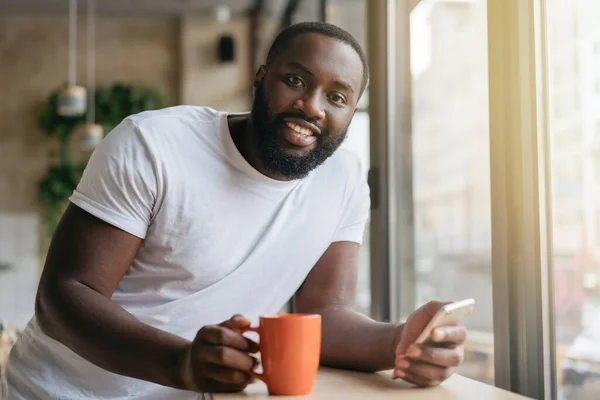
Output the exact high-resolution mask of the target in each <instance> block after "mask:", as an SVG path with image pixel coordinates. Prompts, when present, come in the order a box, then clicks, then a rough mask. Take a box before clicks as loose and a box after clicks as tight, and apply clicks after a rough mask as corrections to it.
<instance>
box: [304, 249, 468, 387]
mask: <svg viewBox="0 0 600 400" xmlns="http://www.w3.org/2000/svg"><path fill="white" fill-rule="evenodd" d="M358 252H359V244H358V243H354V242H350V241H340V242H334V243H332V244H331V245H330V246H329V248H328V249H327V251H326V252H325V253H324V254H323V256H322V257H321V259H320V260H319V261H318V262H317V264H316V265H315V267H314V268H313V270H312V271H311V272H310V274H309V275H308V277H307V278H306V280H305V282H304V284H303V285H302V286H301V287H300V289H299V290H298V292H297V293H296V296H295V300H294V305H295V310H296V312H299V313H314V314H320V315H321V316H322V324H323V327H322V329H323V338H322V349H321V364H323V365H325V366H329V367H335V368H344V369H354V370H360V371H380V370H385V369H392V368H394V375H395V376H396V377H400V378H403V379H405V380H407V381H409V382H412V383H414V384H417V385H419V386H433V385H437V384H439V383H440V382H441V381H443V380H445V379H447V378H448V377H449V376H450V375H451V374H452V373H453V371H454V369H455V367H456V366H457V365H458V364H459V363H460V362H461V361H462V354H463V353H462V351H463V350H462V344H463V342H464V340H465V336H466V331H465V329H464V327H461V326H458V327H443V328H438V329H436V330H434V334H433V337H432V339H431V340H430V341H429V342H426V343H425V344H424V345H422V346H418V345H416V344H414V341H415V340H416V338H417V337H418V335H419V334H420V333H421V331H422V330H423V329H424V328H425V325H426V324H427V323H428V322H429V320H430V319H431V317H433V315H434V314H435V312H436V311H437V310H438V309H439V308H440V307H441V306H442V305H443V303H440V302H431V303H428V304H426V305H425V306H423V307H421V308H420V309H418V310H417V311H415V312H414V313H413V314H412V315H411V316H410V317H409V318H408V319H407V321H406V323H405V324H392V323H383V322H377V321H374V320H372V319H370V318H368V317H366V316H365V315H362V314H360V313H358V312H355V311H353V310H352V307H353V306H354V299H355V293H356V276H357V267H358Z"/></svg>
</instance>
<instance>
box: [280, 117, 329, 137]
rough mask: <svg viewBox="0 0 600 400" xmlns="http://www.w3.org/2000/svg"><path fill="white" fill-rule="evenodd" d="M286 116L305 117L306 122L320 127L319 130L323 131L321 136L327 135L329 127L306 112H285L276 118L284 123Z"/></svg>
mask: <svg viewBox="0 0 600 400" xmlns="http://www.w3.org/2000/svg"><path fill="white" fill-rule="evenodd" d="M285 118H297V119H303V120H305V121H306V122H308V123H311V124H313V125H314V126H316V127H317V128H319V130H320V131H321V136H327V129H325V127H324V126H323V125H321V124H319V123H318V122H317V121H316V120H315V119H313V118H309V117H307V116H306V114H304V113H294V112H284V113H280V114H277V115H276V116H275V118H274V119H275V121H277V122H278V123H281V124H283V123H284V122H283V120H284V119H285Z"/></svg>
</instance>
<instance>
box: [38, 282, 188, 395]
mask: <svg viewBox="0 0 600 400" xmlns="http://www.w3.org/2000/svg"><path fill="white" fill-rule="evenodd" d="M57 286H58V287H56V288H54V289H52V290H51V291H48V292H49V293H48V292H47V293H44V292H41V293H40V294H39V295H38V299H37V302H36V316H37V318H38V321H39V323H40V326H41V327H42V329H43V330H44V332H45V333H46V334H47V335H48V336H50V337H52V338H53V339H55V340H57V341H59V342H61V343H63V344H64V345H66V346H67V347H69V348H70V349H71V350H73V351H74V352H75V353H77V354H79V355H80V356H82V357H83V358H85V359H87V360H88V361H90V362H92V363H93V364H95V365H97V366H99V367H101V368H103V369H106V370H108V371H111V372H114V373H117V374H120V375H125V376H130V377H134V378H138V379H143V380H146V381H150V382H154V383H158V384H161V385H165V386H171V387H175V388H183V383H182V382H181V378H180V372H179V368H178V364H179V357H180V356H181V355H182V354H183V352H184V349H185V347H186V346H187V345H188V344H189V342H188V341H187V340H185V339H183V338H181V337H178V336H176V335H172V334H170V333H167V332H164V331H161V330H159V329H156V328H153V327H151V326H149V325H146V324H144V323H142V322H140V321H139V320H137V319H136V318H135V317H134V316H133V315H131V314H129V313H128V312H126V311H125V310H123V309H122V308H121V307H119V306H117V305H116V304H114V303H112V302H111V301H110V300H109V299H107V298H106V297H104V296H102V295H101V294H100V293H98V292H96V291H94V290H92V289H91V288H89V287H87V286H85V285H83V284H81V283H79V282H76V281H69V282H63V283H61V284H59V285H57Z"/></svg>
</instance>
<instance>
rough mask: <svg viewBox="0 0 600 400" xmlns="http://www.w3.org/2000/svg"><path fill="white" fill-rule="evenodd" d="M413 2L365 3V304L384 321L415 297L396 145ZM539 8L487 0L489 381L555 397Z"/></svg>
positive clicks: (402, 127)
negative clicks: (368, 199) (368, 298)
mask: <svg viewBox="0 0 600 400" xmlns="http://www.w3.org/2000/svg"><path fill="white" fill-rule="evenodd" d="M416 3H417V2H406V1H404V0H381V1H372V2H371V1H369V2H368V9H367V11H368V12H367V15H368V19H367V20H368V27H367V32H368V43H369V45H370V46H369V48H370V54H369V62H370V68H371V71H372V80H371V83H370V104H369V112H370V115H371V171H370V184H371V190H372V196H373V206H372V208H373V209H372V225H371V255H372V259H371V276H372V296H373V301H372V304H373V310H372V314H373V316H374V317H376V318H378V319H382V320H398V319H400V318H401V316H402V315H407V312H409V311H410V310H412V309H413V308H414V298H415V296H414V288H413V286H414V285H413V283H414V254H413V252H414V250H413V247H414V231H413V226H412V218H413V217H412V213H413V204H412V180H411V178H410V177H411V175H412V158H411V157H412V154H408V153H411V151H406V150H404V151H401V149H412V146H411V143H412V141H411V136H412V132H411V130H412V129H411V111H412V110H411V92H410V89H411V88H410V84H411V80H410V37H409V34H410V24H409V23H410V11H411V10H412V8H413V7H414V6H415V5H416ZM545 12H546V11H545V0H487V18H488V73H489V108H490V180H491V182H490V184H491V199H492V201H491V213H492V216H491V217H492V221H491V222H492V285H493V312H494V352H495V357H494V358H495V385H496V386H498V387H501V388H504V389H507V390H510V391H512V392H515V393H520V394H523V395H526V396H530V397H533V398H546V399H556V398H557V389H556V387H557V385H556V384H557V382H556V357H555V339H554V317H553V310H554V304H553V282H552V274H551V271H552V223H551V222H552V211H551V193H552V192H551V179H550V178H551V174H550V171H551V169H550V146H549V140H548V139H549V135H548V122H547V121H548V118H547V115H548V97H549V95H548V90H550V89H548V76H547V48H546V46H547V41H546V26H545V24H546V21H547V20H546V15H545ZM389 88H393V89H394V90H389ZM399 149H400V150H399ZM398 154H399V155H400V156H398ZM400 189H401V190H400ZM396 210H404V212H402V211H401V212H398V211H396ZM398 238H401V240H402V242H400V241H399V240H398Z"/></svg>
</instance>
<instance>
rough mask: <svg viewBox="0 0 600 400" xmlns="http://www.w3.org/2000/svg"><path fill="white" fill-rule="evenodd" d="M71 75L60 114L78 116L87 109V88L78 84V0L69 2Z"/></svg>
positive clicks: (61, 94) (60, 98)
mask: <svg viewBox="0 0 600 400" xmlns="http://www.w3.org/2000/svg"><path fill="white" fill-rule="evenodd" d="M68 70H69V72H68V73H69V76H68V79H69V80H68V84H67V87H66V88H65V89H63V91H62V92H61V93H60V95H59V98H58V110H57V111H58V114H59V115H62V116H63V117H77V116H80V115H83V114H84V113H85V110H86V89H85V88H84V87H83V86H77V84H76V79H77V0H70V3H69V67H68Z"/></svg>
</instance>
